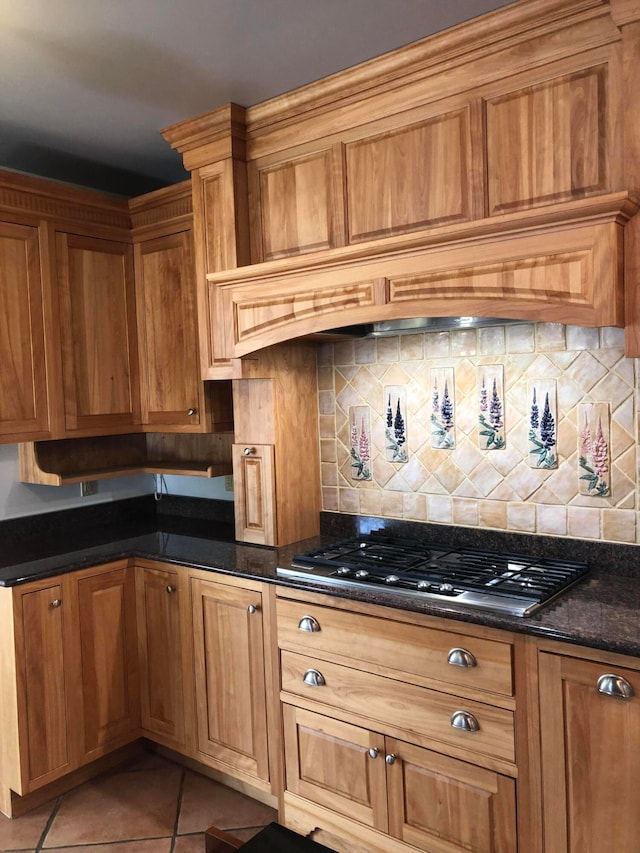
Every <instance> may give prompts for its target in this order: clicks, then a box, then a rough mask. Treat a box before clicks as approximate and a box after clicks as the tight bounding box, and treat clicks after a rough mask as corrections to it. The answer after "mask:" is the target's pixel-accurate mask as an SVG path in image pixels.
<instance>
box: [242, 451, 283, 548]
mask: <svg viewBox="0 0 640 853" xmlns="http://www.w3.org/2000/svg"><path fill="white" fill-rule="evenodd" d="M231 452H232V460H233V489H234V492H235V519H236V521H235V524H236V539H238V540H240V541H241V542H252V543H254V544H256V545H276V544H277V541H276V538H277V532H276V517H275V514H276V505H275V479H274V474H275V470H274V457H275V449H274V447H273V446H272V445H266V444H255V445H244V444H242V445H241V444H234V445H233V447H232V451H231Z"/></svg>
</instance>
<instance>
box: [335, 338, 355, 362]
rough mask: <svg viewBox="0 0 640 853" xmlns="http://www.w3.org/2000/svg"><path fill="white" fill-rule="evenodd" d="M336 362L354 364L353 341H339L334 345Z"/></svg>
mask: <svg viewBox="0 0 640 853" xmlns="http://www.w3.org/2000/svg"><path fill="white" fill-rule="evenodd" d="M333 362H334V364H353V362H354V351H353V341H337V342H336V343H335V344H334V345H333Z"/></svg>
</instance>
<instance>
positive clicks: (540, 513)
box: [536, 505, 567, 536]
mask: <svg viewBox="0 0 640 853" xmlns="http://www.w3.org/2000/svg"><path fill="white" fill-rule="evenodd" d="M536 525H537V532H538V533H544V534H546V535H548V536H566V535H567V508H566V507H565V506H546V505H544V506H541V505H538V507H537V521H536Z"/></svg>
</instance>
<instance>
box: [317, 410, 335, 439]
mask: <svg viewBox="0 0 640 853" xmlns="http://www.w3.org/2000/svg"><path fill="white" fill-rule="evenodd" d="M318 432H319V433H320V438H335V435H336V416H335V413H333V412H332V413H331V414H330V415H323V414H322V412H320V417H319V418H318Z"/></svg>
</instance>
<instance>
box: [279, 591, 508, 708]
mask: <svg viewBox="0 0 640 853" xmlns="http://www.w3.org/2000/svg"><path fill="white" fill-rule="evenodd" d="M277 607H278V645H279V646H280V648H284V649H289V650H291V651H294V652H302V653H303V654H307V655H314V656H320V657H323V656H324V655H327V654H328V655H329V656H330V659H333V660H336V661H339V662H343V663H348V664H349V665H350V666H355V667H357V668H365V669H366V668H367V667H370V666H371V665H373V666H376V667H384V668H385V669H387V670H389V671H391V672H395V673H396V674H397V677H399V678H406V679H407V680H411V679H412V678H415V677H416V676H417V677H418V678H419V679H420V680H424V679H425V678H432V679H436V680H437V681H439V682H442V683H443V684H448V685H451V686H452V687H453V688H454V689H458V688H462V689H467V690H468V689H470V688H477V689H480V690H487V691H489V692H492V693H500V694H503V695H505V696H511V695H512V694H513V675H512V647H511V644H510V643H508V642H504V643H501V642H497V641H495V640H488V639H482V638H480V637H473V636H465V635H464V634H456V633H454V632H452V631H446V630H442V631H440V630H436V629H434V628H426V627H422V626H419V625H409V624H406V623H403V622H398V621H394V620H392V619H381V618H378V617H375V616H366V615H364V614H361V613H352V612H350V611H348V610H338V609H336V608H331V607H321V606H319V605H315V604H314V605H310V604H308V603H304V602H297V601H289V600H287V599H283V598H279V599H278V602H277ZM309 615H310V616H312V617H313V618H314V619H315V620H316V622H317V624H318V626H319V630H317V631H304V630H300V629H299V627H298V626H299V625H300V622H301V620H302V619H303V618H304V617H305V616H309ZM354 634H357V636H358V637H359V638H360V642H358V643H357V644H355V645H354V644H353V643H352V642H351V639H352V638H353V636H354ZM460 646H463V647H464V649H465V650H466V651H468V652H469V653H470V654H471V655H472V656H473V659H474V660H475V665H474V666H471V667H463V666H454V665H451V664H449V663H448V662H447V658H448V655H449V652H450V651H451V650H452V649H455V648H458V647H460Z"/></svg>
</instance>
